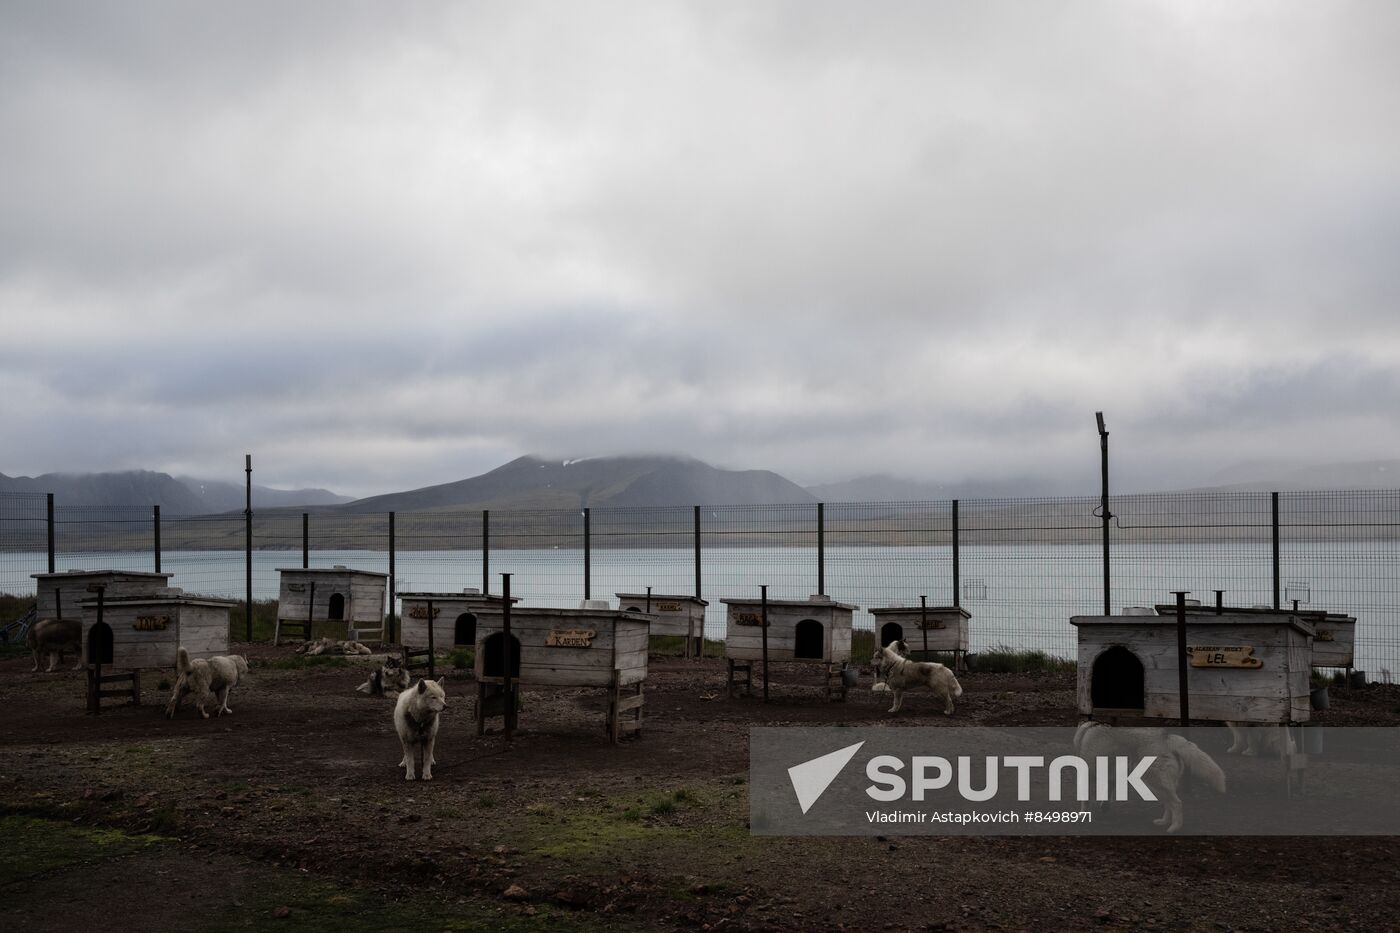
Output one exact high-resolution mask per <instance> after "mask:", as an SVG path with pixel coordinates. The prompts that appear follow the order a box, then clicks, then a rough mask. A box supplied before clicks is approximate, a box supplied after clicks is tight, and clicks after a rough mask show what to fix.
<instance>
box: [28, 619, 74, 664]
mask: <svg viewBox="0 0 1400 933" xmlns="http://www.w3.org/2000/svg"><path fill="white" fill-rule="evenodd" d="M24 643H25V644H26V645H28V646H29V650H30V651H32V652H34V670H36V671H37V670H38V669H39V656H40V655H45V654H47V655H48V656H49V666H48V670H47V671H45V673H52V672H53V671H54V669H55V668H57V667H58V665H60V664H62V663H63V652H65V651H72V652H73V653H74V654H76V655H77V656H78V663H77V664H75V665H73V670H75V671H76V670H78V669H79V668H80V667H82V666H83V623H82V622H79V621H78V620H77V619H40V620H39V621H37V622H35V623H34V624H33V625H31V626H29V632H28V633H27V634H26V635H25V636H24Z"/></svg>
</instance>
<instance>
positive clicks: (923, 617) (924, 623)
mask: <svg viewBox="0 0 1400 933" xmlns="http://www.w3.org/2000/svg"><path fill="white" fill-rule="evenodd" d="M919 628H920V629H921V630H922V631H923V633H924V660H925V661H927V660H928V597H927V596H920V597H919Z"/></svg>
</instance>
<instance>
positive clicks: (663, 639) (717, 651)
mask: <svg viewBox="0 0 1400 933" xmlns="http://www.w3.org/2000/svg"><path fill="white" fill-rule="evenodd" d="M647 653H648V654H650V655H652V656H653V657H658V658H683V657H685V636H684V635H653V636H651V640H650V642H648V644H647ZM700 656H701V657H702V658H722V657H724V642H722V641H713V640H711V639H708V638H706V639H703V640H702V641H701V642H700Z"/></svg>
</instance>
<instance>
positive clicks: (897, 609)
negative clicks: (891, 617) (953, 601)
mask: <svg viewBox="0 0 1400 933" xmlns="http://www.w3.org/2000/svg"><path fill="white" fill-rule="evenodd" d="M923 610H924V607H923V606H882V607H880V608H878V609H876V608H872V609H871V610H870V614H871V615H873V616H881V615H885V614H886V613H899V614H900V615H905V614H907V613H910V612H922V611H923ZM928 611H929V612H940V613H947V612H956V613H958V614H959V615H961V616H962V617H963V618H964V619H970V618H972V613H970V612H968V611H967V610H966V609H964V608H963V607H962V606H929V607H928Z"/></svg>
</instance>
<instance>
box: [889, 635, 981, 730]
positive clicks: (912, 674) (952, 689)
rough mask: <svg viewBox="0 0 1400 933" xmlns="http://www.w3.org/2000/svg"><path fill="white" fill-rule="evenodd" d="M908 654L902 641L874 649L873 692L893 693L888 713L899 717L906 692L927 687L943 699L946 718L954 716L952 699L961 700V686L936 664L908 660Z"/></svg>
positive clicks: (943, 668)
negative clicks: (892, 700)
mask: <svg viewBox="0 0 1400 933" xmlns="http://www.w3.org/2000/svg"><path fill="white" fill-rule="evenodd" d="M908 653H909V646H908V645H906V644H905V643H904V642H902V641H892V642H890V643H889V644H888V645H886V646H885V647H883V648H877V649H875V656H874V657H873V658H871V659H870V663H871V665H873V666H874V668H875V685H874V686H873V687H871V688H870V690H871V692H872V693H886V692H892V693H893V694H894V705H892V706H891V707H890V709H889V711H890V712H891V713H897V712H899V707H900V704H902V703H903V702H904V691H905V690H910V689H913V688H915V687H928V688H929V689H930V690H932V691H933V692H934V694H935V695H937V696H940V697H942V698H943V715H944V716H951V715H953V699H954V698H955V697H960V696H962V685H961V684H959V683H958V679H957V678H956V677H954V676H953V672H952V671H950V670H948V668H946V667H944V666H943V665H942V664H939V663H938V662H936V661H911V660H909V659H908V658H907V657H905V655H906V654H908Z"/></svg>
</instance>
